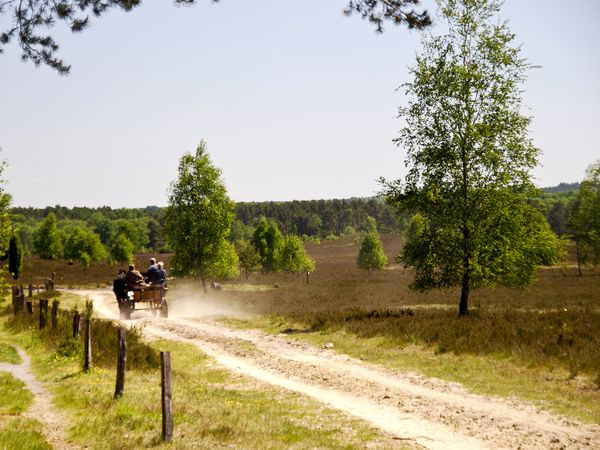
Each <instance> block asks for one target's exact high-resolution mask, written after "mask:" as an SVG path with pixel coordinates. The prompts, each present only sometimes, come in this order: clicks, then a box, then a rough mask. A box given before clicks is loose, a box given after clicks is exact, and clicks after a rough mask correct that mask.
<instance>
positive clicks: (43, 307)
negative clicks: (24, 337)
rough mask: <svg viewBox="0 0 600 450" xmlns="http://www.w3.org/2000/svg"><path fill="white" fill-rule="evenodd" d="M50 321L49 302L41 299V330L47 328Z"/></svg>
mask: <svg viewBox="0 0 600 450" xmlns="http://www.w3.org/2000/svg"><path fill="white" fill-rule="evenodd" d="M47 320H48V300H45V299H43V298H41V299H40V330H41V329H42V328H45V327H46V322H47Z"/></svg>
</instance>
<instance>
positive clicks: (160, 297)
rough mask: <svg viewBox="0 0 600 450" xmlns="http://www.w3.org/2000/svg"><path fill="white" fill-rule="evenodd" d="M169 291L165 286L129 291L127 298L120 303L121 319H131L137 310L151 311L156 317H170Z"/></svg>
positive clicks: (145, 287) (127, 291)
mask: <svg viewBox="0 0 600 450" xmlns="http://www.w3.org/2000/svg"><path fill="white" fill-rule="evenodd" d="M167 290H168V289H167V287H166V286H165V285H157V286H144V287H139V288H136V289H127V290H126V294H127V296H126V298H124V299H122V300H121V301H119V312H120V316H121V319H130V318H131V313H132V312H133V311H135V310H138V311H139V310H149V311H152V315H154V316H160V317H164V318H166V317H169V306H168V305H167Z"/></svg>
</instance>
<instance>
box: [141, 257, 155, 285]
mask: <svg viewBox="0 0 600 450" xmlns="http://www.w3.org/2000/svg"><path fill="white" fill-rule="evenodd" d="M157 270H158V264H156V258H150V267H148V270H146V271H145V272H144V273H143V274H142V275H144V281H145V282H146V283H152V280H153V279H154V274H155V273H156V271H157Z"/></svg>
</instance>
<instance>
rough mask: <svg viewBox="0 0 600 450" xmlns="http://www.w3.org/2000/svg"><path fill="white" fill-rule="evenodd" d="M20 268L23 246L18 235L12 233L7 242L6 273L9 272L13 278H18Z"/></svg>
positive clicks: (21, 266)
mask: <svg viewBox="0 0 600 450" xmlns="http://www.w3.org/2000/svg"><path fill="white" fill-rule="evenodd" d="M22 268H23V247H22V245H21V240H20V239H19V235H18V234H14V233H13V235H12V236H11V237H10V241H9V243H8V273H10V275H11V276H12V277H13V278H14V279H15V280H18V279H19V277H20V276H21V269H22Z"/></svg>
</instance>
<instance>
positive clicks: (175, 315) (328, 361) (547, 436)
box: [78, 290, 600, 450]
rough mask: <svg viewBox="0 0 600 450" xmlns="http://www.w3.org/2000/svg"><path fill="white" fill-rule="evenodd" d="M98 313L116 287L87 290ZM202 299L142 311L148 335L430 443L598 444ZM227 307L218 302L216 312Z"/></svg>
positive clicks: (560, 425) (498, 402) (584, 427)
mask: <svg viewBox="0 0 600 450" xmlns="http://www.w3.org/2000/svg"><path fill="white" fill-rule="evenodd" d="M78 293H79V294H81V295H84V296H88V297H89V298H91V299H92V300H93V301H94V308H95V310H96V312H97V314H98V315H99V316H102V317H106V318H111V319H117V318H118V312H117V307H116V303H115V302H114V296H113V295H112V292H110V291H108V290H104V291H102V290H93V291H79V292H78ZM208 312H209V311H207V310H205V311H202V308H199V309H198V310H196V311H191V310H190V309H189V308H187V309H186V310H185V311H183V310H182V311H179V312H178V311H177V308H176V305H173V306H171V314H170V318H169V319H158V318H153V317H152V316H151V315H150V314H149V313H148V312H147V311H139V312H138V311H136V312H135V313H134V314H133V315H132V320H131V323H134V324H143V325H144V333H145V335H146V336H148V337H149V338H157V337H158V338H165V339H172V340H179V341H184V342H189V343H191V344H193V345H196V346H197V347H199V348H200V349H201V350H202V351H204V352H205V353H207V354H208V355H210V356H211V357H212V358H214V359H215V361H216V363H217V364H219V365H221V366H224V367H226V368H228V369H229V370H231V371H232V372H235V373H239V374H243V375H245V376H248V377H252V378H254V379H256V380H259V381H260V382H263V383H266V384H269V385H274V386H278V387H281V388H284V389H287V390H290V391H295V392H299V393H302V394H304V395H307V396H309V397H312V398H314V399H316V400H318V401H320V402H323V403H325V404H328V405H330V406H331V407H333V408H336V409H338V410H340V411H343V412H345V413H347V414H350V415H352V416H355V417H358V418H361V419H363V420H365V421H366V422H368V423H370V424H371V425H373V426H375V427H378V428H379V429H381V430H383V431H385V432H387V433H389V434H391V435H393V436H395V437H396V438H397V439H401V440H403V441H406V442H411V443H413V444H415V447H423V448H427V449H433V450H438V449H440V450H441V449H444V450H447V449H535V450H537V449H540V450H542V449H543V450H546V449H598V448H600V427H599V426H595V425H588V424H582V423H579V422H576V421H574V420H570V419H565V418H561V417H557V416H554V415H551V414H549V413H546V412H543V411H540V410H538V409H536V408H534V407H532V406H529V405H525V404H520V403H519V402H516V401H507V400H502V399H494V398H486V397H482V396H478V395H474V394H471V393H469V392H468V391H466V390H465V389H463V388H462V387H461V386H460V385H457V384H454V383H447V382H444V381H441V380H438V379H431V378H424V377H422V376H420V375H417V374H414V373H409V372H402V371H394V370H389V369H385V368H382V367H379V366H375V365H372V364H368V363H365V362H363V361H360V360H357V359H354V358H351V357H348V356H346V355H340V354H337V353H335V351H334V350H332V349H319V348H315V347H312V346H309V345H307V344H304V343H300V342H296V341H292V340H290V339H289V337H287V336H284V335H282V336H270V335H265V334H264V333H261V332H259V331H255V330H238V329H232V328H228V327H226V326H224V325H222V324H220V323H218V322H216V321H214V320H212V319H211V318H210V316H209V315H208V314H207V313H208ZM218 313H219V312H218V311H217V314H218Z"/></svg>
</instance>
